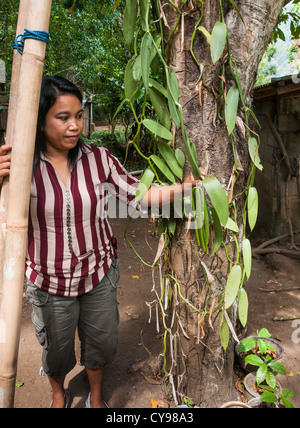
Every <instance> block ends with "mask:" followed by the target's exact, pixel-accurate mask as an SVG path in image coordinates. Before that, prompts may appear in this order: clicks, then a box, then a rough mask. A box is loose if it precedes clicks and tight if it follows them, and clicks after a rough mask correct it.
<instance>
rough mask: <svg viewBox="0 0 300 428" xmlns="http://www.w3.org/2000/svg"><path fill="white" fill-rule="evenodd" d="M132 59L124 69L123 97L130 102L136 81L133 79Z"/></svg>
mask: <svg viewBox="0 0 300 428" xmlns="http://www.w3.org/2000/svg"><path fill="white" fill-rule="evenodd" d="M134 63H135V61H134V59H131V60H130V61H129V62H128V64H127V66H126V69H125V77H124V90H125V97H126V98H128V99H129V100H131V97H132V96H133V94H134V93H135V91H136V85H137V84H136V81H135V79H134V77H133V67H134Z"/></svg>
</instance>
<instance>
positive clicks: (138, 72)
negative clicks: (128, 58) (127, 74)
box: [132, 55, 142, 82]
mask: <svg viewBox="0 0 300 428" xmlns="http://www.w3.org/2000/svg"><path fill="white" fill-rule="evenodd" d="M132 75H133V78H134V80H135V81H136V82H138V81H139V80H140V78H141V77H142V61H141V55H138V56H137V57H136V60H135V63H134V66H133V70H132Z"/></svg>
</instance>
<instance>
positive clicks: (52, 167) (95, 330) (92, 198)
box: [0, 76, 195, 408]
mask: <svg viewBox="0 0 300 428" xmlns="http://www.w3.org/2000/svg"><path fill="white" fill-rule="evenodd" d="M82 131H83V109H82V95H81V92H80V91H79V89H78V88H77V87H76V86H75V85H73V84H72V83H71V82H69V81H68V80H66V79H64V78H62V77H58V76H53V77H45V78H44V79H43V82H42V90H41V99H40V107H39V117H38V126H37V136H36V146H35V157H34V168H33V179H32V185H31V199H30V213H29V223H28V252H27V259H26V268H25V274H26V279H27V296H28V298H29V300H30V301H31V303H32V306H33V317H32V319H33V323H34V326H35V332H36V336H37V338H38V340H39V342H40V344H41V345H42V346H43V356H42V363H43V369H44V371H45V373H46V374H47V376H48V378H49V382H50V385H51V388H52V402H51V406H50V407H53V408H64V407H67V406H68V405H69V401H70V397H69V393H68V391H66V390H65V389H64V380H65V376H66V375H67V374H68V373H69V372H70V371H71V370H72V369H73V367H74V366H75V364H76V359H75V352H74V338H75V332H76V329H78V336H79V339H80V342H81V363H82V365H84V367H85V369H86V372H87V376H88V379H89V384H90V394H89V396H88V399H87V402H86V406H87V407H94V408H101V407H102V408H104V407H106V406H107V404H106V403H105V402H104V400H103V397H102V382H103V373H104V368H105V366H106V365H107V364H109V363H110V362H111V361H112V360H113V358H114V356H115V354H116V349H117V334H118V308H117V299H116V287H117V283H118V281H119V269H118V262H117V255H116V241H115V238H114V237H113V234H112V231H111V228H110V225H109V223H108V221H107V218H106V216H103V215H102V214H101V212H103V210H101V209H99V207H101V202H103V201H105V195H106V191H107V186H109V187H112V188H113V189H114V191H115V193H116V194H117V195H118V196H119V197H120V198H123V199H126V200H127V203H128V204H133V205H135V192H136V187H137V184H138V180H137V179H136V178H134V177H132V176H131V175H130V174H128V173H127V172H126V171H125V169H124V168H123V167H122V166H121V164H120V163H119V161H118V160H117V159H116V158H114V157H113V156H112V155H111V154H110V153H109V151H108V150H106V149H104V148H101V147H93V146H89V145H86V144H84V143H83V141H82V140H81V134H82ZM10 150H11V147H10V146H9V145H4V146H2V147H1V148H0V179H1V181H2V180H3V177H4V176H6V175H9V172H10V161H11V155H10ZM185 183H189V184H191V183H192V184H195V181H194V179H193V177H192V175H190V176H189V177H188V178H187V180H186V181H185ZM185 183H183V184H182V185H180V184H178V185H174V186H170V187H169V186H164V187H160V188H157V187H153V188H151V189H150V190H149V191H148V193H147V194H146V195H145V197H144V198H143V200H142V204H143V205H145V206H149V205H150V204H155V205H161V204H162V201H163V200H165V199H166V200H168V201H170V200H171V201H173V200H175V199H176V198H181V197H182V194H183V185H184V184H185Z"/></svg>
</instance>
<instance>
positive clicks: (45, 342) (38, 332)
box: [31, 311, 49, 350]
mask: <svg viewBox="0 0 300 428" xmlns="http://www.w3.org/2000/svg"><path fill="white" fill-rule="evenodd" d="M31 319H32V322H33V325H34V331H35V336H36V338H37V340H38V342H39V344H40V345H41V346H42V347H43V348H44V349H46V350H48V348H49V337H48V331H47V327H46V326H45V324H44V323H43V322H42V321H41V320H40V319H39V318H38V316H37V315H36V313H35V312H34V311H33V312H32V317H31Z"/></svg>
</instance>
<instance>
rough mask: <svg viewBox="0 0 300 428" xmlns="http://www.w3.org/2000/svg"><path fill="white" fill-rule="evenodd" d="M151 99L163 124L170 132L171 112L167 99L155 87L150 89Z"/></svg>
mask: <svg viewBox="0 0 300 428" xmlns="http://www.w3.org/2000/svg"><path fill="white" fill-rule="evenodd" d="M148 93H149V97H150V100H151V103H152V106H153V107H154V110H155V112H156V114H157V116H158V118H159V121H160V122H161V124H162V125H163V126H164V127H165V128H166V129H168V130H170V129H171V119H170V112H169V109H168V106H167V102H166V98H165V97H164V96H163V95H162V94H161V92H159V91H158V90H156V88H154V87H149V89H148Z"/></svg>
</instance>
